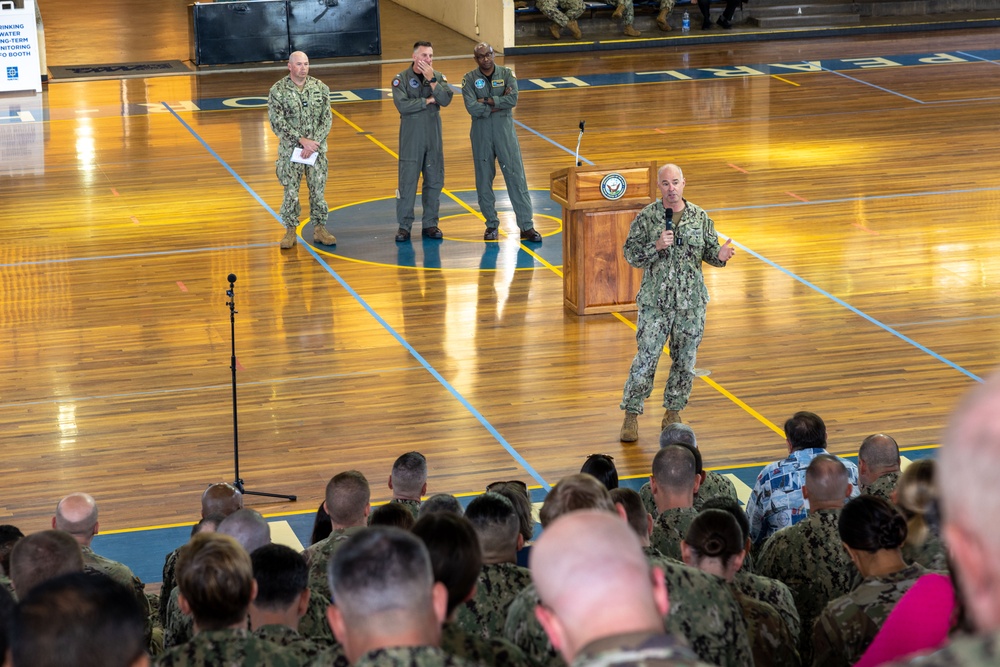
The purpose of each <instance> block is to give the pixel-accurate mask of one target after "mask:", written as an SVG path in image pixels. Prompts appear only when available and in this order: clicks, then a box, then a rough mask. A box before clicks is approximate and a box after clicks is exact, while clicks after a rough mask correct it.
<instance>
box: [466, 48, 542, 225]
mask: <svg viewBox="0 0 1000 667" xmlns="http://www.w3.org/2000/svg"><path fill="white" fill-rule="evenodd" d="M472 54H473V56H474V57H475V59H476V63H478V65H479V67H477V68H476V69H474V70H472V71H471V72H469V73H468V74H466V75H465V77H464V78H463V79H462V98H463V99H464V100H465V108H466V110H467V111H468V112H469V115H471V116H472V129H471V130H470V132H469V137H470V139H471V140H472V159H473V160H474V162H475V166H476V195H477V196H478V197H479V211H480V212H481V213H482V214H483V217H484V218H486V233H485V234H483V239H484V240H486V241H496V240H497V235H498V233H499V227H500V219H499V217H498V216H497V209H496V200H497V198H496V195H494V194H493V179H494V178H496V175H497V168H496V163H497V162H499V163H500V171H502V172H503V180H504V183H506V184H507V194H508V195H509V196H510V202H511V204H513V206H514V215H515V217H516V218H517V226H518V227H519V228H520V230H521V238H522V239H523V240H525V241H533V242H535V243H538V242H539V241H541V240H542V235H541V234H539V233H538V232H537V231H535V223H534V222H533V221H532V219H531V215H532V214H531V196H530V195H529V194H528V182H527V180H526V179H525V177H524V165H523V164H522V163H521V146H520V145H519V144H518V143H517V133H516V132H515V131H514V116H513V112H512V110H513V108H514V106H515V105H516V104H517V77H515V76H514V72H512V71H511V70H510V69H509V68H507V67H504V66H502V65H497V64H496V63H494V62H493V47H492V46H490V45H489V44H487V43H486V42H480V43H479V44H476V47H475V48H474V49H473V50H472Z"/></svg>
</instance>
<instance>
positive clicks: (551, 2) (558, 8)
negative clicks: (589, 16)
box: [535, 0, 584, 28]
mask: <svg viewBox="0 0 1000 667" xmlns="http://www.w3.org/2000/svg"><path fill="white" fill-rule="evenodd" d="M535 7H537V8H538V11H540V12H541V13H542V14H545V16H547V17H548V19H549V20H550V21H552V22H553V23H556V24H558V25H559V27H560V28H565V27H566V24H567V23H569V22H570V21H575V20H577V19H578V18H580V17H581V16H583V9H584V6H583V0H536V1H535Z"/></svg>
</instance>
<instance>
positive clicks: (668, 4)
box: [660, 0, 677, 14]
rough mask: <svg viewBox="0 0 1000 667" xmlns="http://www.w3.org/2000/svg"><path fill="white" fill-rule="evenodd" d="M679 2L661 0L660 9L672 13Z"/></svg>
mask: <svg viewBox="0 0 1000 667" xmlns="http://www.w3.org/2000/svg"><path fill="white" fill-rule="evenodd" d="M676 4H677V0H660V11H661V12H666V13H668V14H669V13H670V12H672V11H674V5H676Z"/></svg>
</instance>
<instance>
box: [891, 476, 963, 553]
mask: <svg viewBox="0 0 1000 667" xmlns="http://www.w3.org/2000/svg"><path fill="white" fill-rule="evenodd" d="M936 468H937V464H936V463H935V462H934V459H921V460H919V461H914V462H913V463H911V464H910V465H909V467H908V468H907V469H906V470H905V471H904V472H903V474H902V475H901V476H900V478H899V482H898V483H897V485H896V488H895V489H894V491H893V494H892V500H893V501H894V502H895V503H896V507H897V508H898V509H899V511H900V512H901V513H902V515H903V518H904V519H906V542H905V543H904V544H903V559H904V560H905V561H906V562H907V563H920V564H921V565H923V566H924V567H926V568H927V569H928V570H936V571H938V572H947V571H948V569H949V568H948V552H947V549H945V545H944V542H943V541H942V540H941V528H940V511H939V509H938V489H937V484H936V483H935V475H934V473H935V470H936Z"/></svg>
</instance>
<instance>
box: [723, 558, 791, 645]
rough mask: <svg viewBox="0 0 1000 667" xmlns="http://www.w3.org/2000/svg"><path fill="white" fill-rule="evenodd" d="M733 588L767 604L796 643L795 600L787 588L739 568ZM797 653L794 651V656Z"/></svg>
mask: <svg viewBox="0 0 1000 667" xmlns="http://www.w3.org/2000/svg"><path fill="white" fill-rule="evenodd" d="M733 586H734V587H735V588H736V590H738V591H739V592H740V593H742V594H743V595H746V596H747V597H750V598H753V599H754V600H760V601H761V602H764V603H767V604H768V605H769V606H771V607H773V608H774V609H775V611H777V612H778V614H779V616H780V617H781V618H782V620H783V621H784V623H785V625H787V626H788V632H789V633H790V634H791V636H792V639H793V640H794V641H795V642H796V643H797V642H798V641H799V637H800V636H801V632H802V622H801V620H800V619H799V611H798V609H796V608H795V598H794V597H793V596H792V591H791V589H790V588H788V586H787V585H786V584H784V583H782V582H780V581H778V580H777V579H771V578H770V577H762V576H760V575H759V574H753V573H752V572H747V571H746V569H745V568H740V570H739V572H737V573H736V578H735V579H734V580H733ZM797 653H798V652H797V651H796V654H797Z"/></svg>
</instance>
